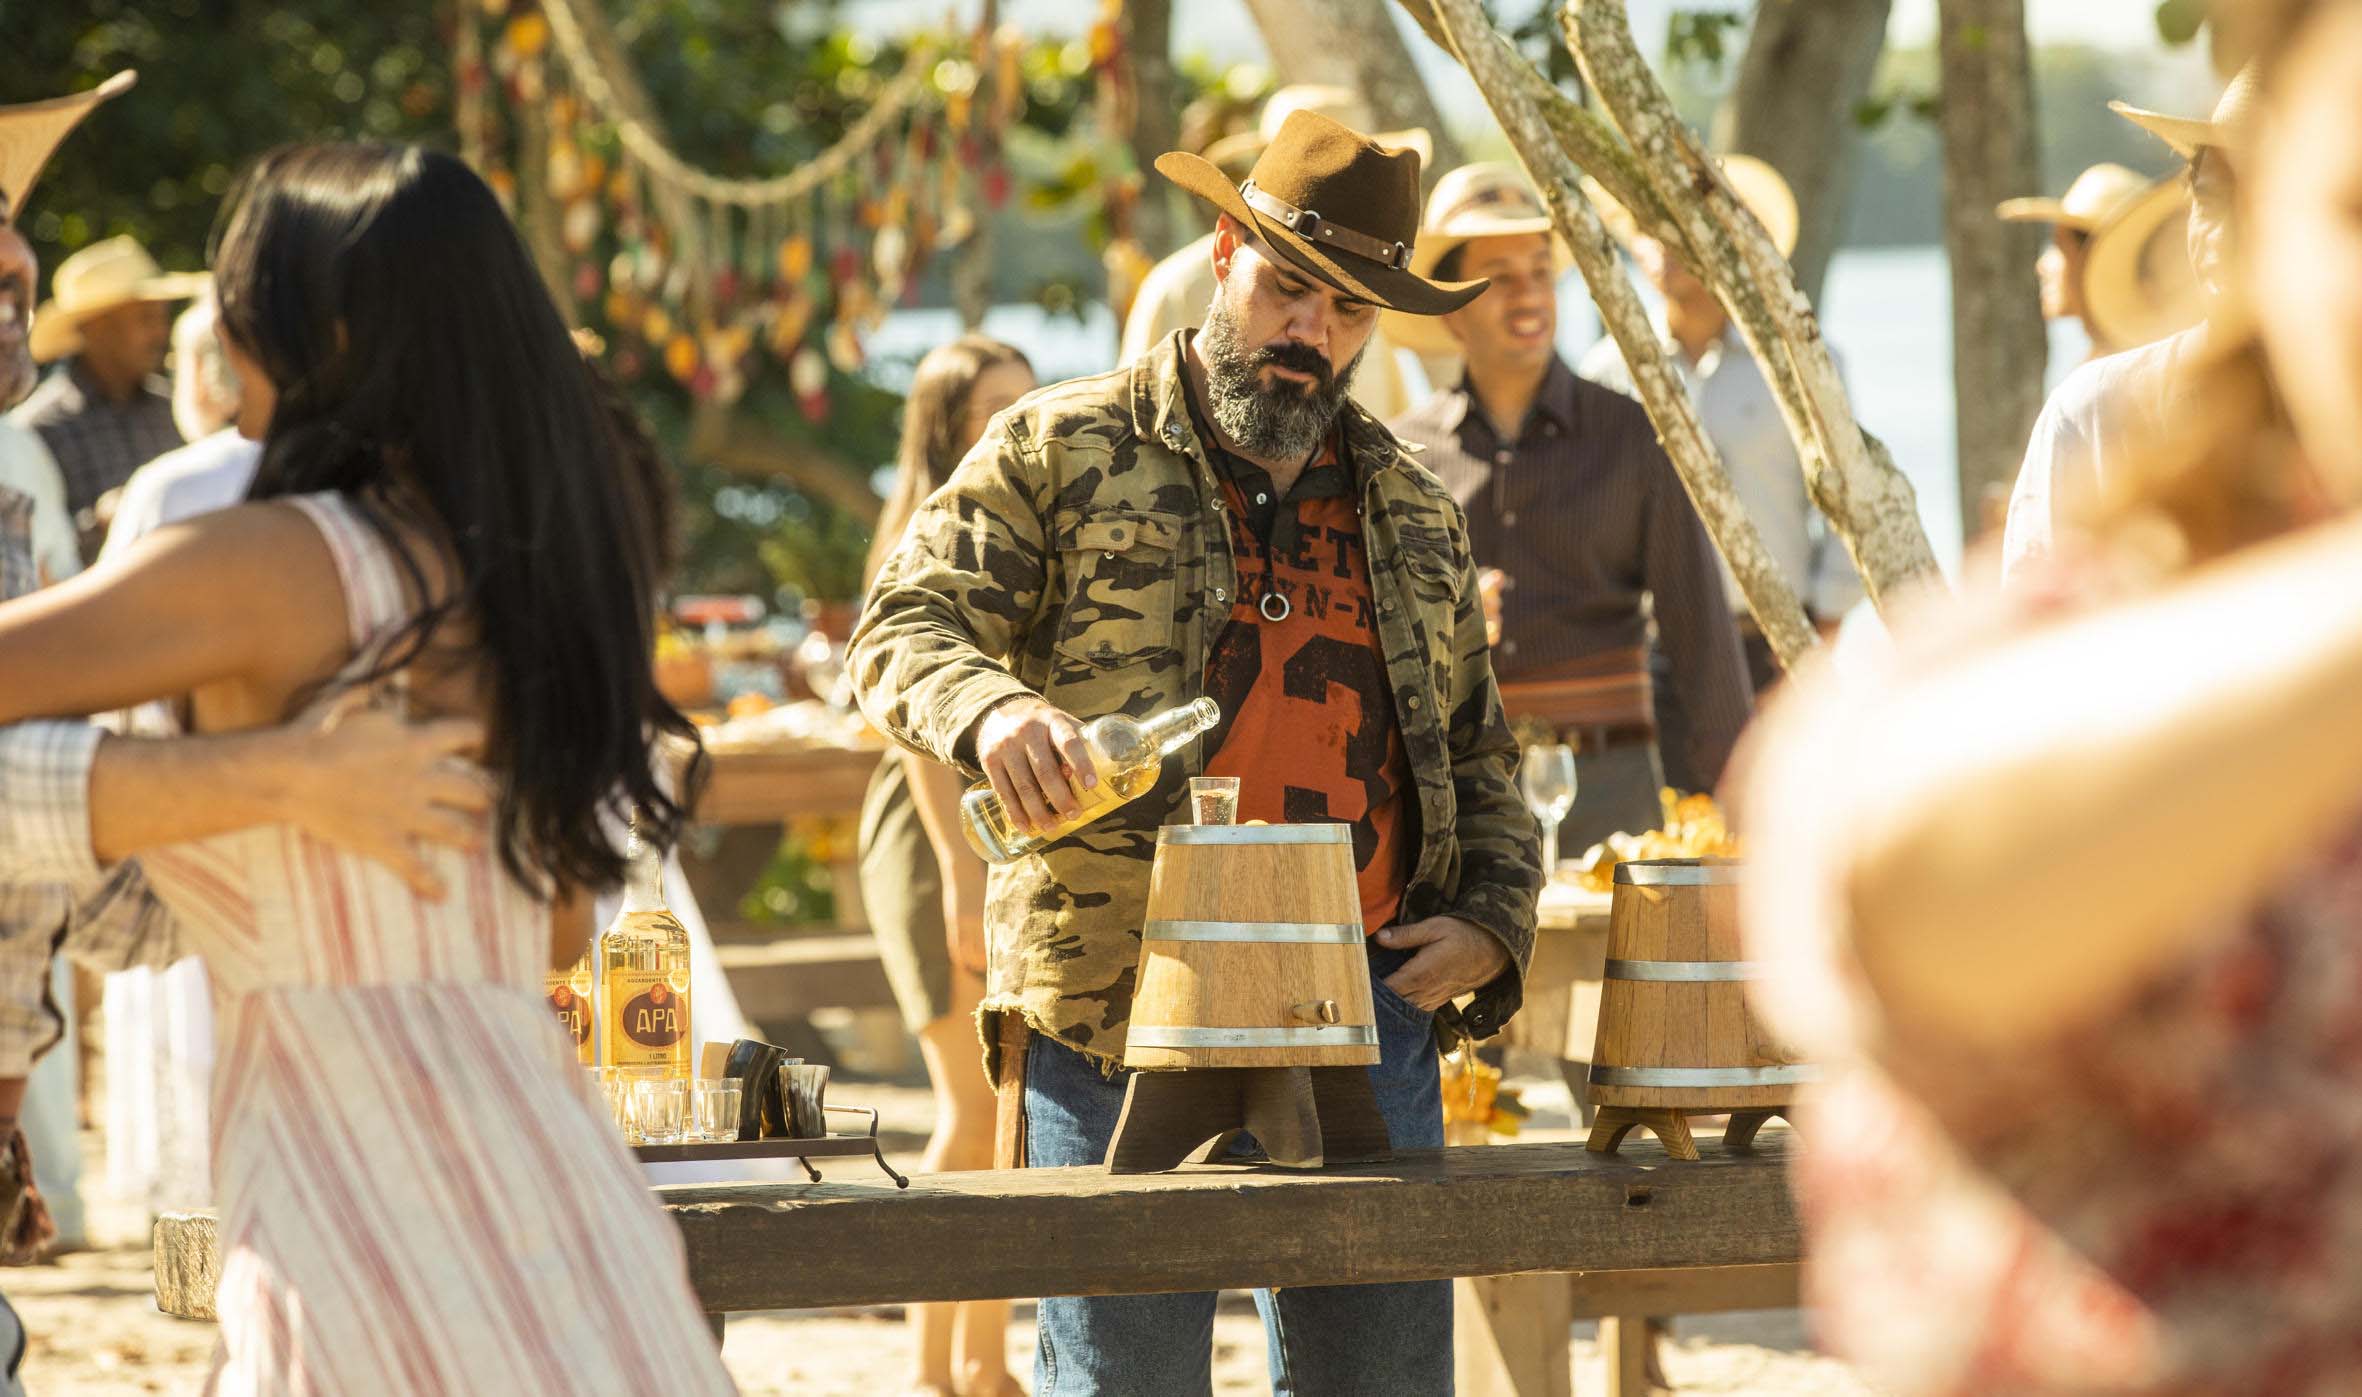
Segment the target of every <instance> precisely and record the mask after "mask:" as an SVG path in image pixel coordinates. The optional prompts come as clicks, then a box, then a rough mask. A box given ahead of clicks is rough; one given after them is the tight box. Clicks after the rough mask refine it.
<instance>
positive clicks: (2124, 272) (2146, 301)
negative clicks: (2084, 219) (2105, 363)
mask: <svg viewBox="0 0 2362 1397" xmlns="http://www.w3.org/2000/svg"><path fill="white" fill-rule="evenodd" d="M2189 213H2190V185H2189V181H2187V180H2185V179H2182V178H2180V177H2178V176H2176V177H2172V178H2167V179H2161V180H2158V181H2157V182H2156V183H2154V184H2151V185H2150V186H2148V187H2147V188H2146V189H2144V190H2142V191H2141V192H2140V193H2138V194H2136V195H2134V196H2133V198H2132V199H2131V201H2130V202H2128V203H2127V204H2125V205H2124V207H2122V208H2120V209H2118V210H2117V211H2116V212H2115V214H2114V215H2113V216H2111V217H2110V218H2109V219H2108V220H2107V221H2106V222H2104V223H2102V224H2101V225H2100V226H2099V227H2098V228H2096V229H2094V230H2093V232H2092V235H2091V246H2090V247H2089V249H2088V250H2086V252H2085V253H2084V258H2083V313H2084V316H2085V317H2086V318H2087V319H2088V320H2089V321H2090V323H2091V327H2092V330H2093V332H2094V333H2095V334H2096V335H2097V336H2098V337H2099V338H2100V339H2101V340H2103V341H2105V342H2106V344H2107V345H2108V347H2110V348H2112V349H2116V350H2124V349H2133V348H2137V347H2138V346H2140V345H2144V344H2149V343H2152V342H2154V341H2157V340H2161V339H2164V338H2165V337H2166V336H2167V335H2173V334H2179V333H2180V332H2182V331H2183V330H2187V329H2188V328H2190V327H2191V326H2192V325H2195V324H2197V323H2198V322H2199V321H2200V320H2201V319H2203V318H2204V316H2205V313H2206V308H2205V303H2204V301H2203V300H2201V299H2200V297H2199V294H2198V279H2197V276H2196V275H2195V274H2194V273H2193V272H2192V271H2191V270H2190V253H2189V247H2188V243H2187V237H2186V233H2185V224H2186V222H2187V220H2188V218H2189Z"/></svg>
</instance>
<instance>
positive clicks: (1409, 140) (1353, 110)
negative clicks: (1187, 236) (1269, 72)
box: [1206, 82, 1435, 180]
mask: <svg viewBox="0 0 2362 1397" xmlns="http://www.w3.org/2000/svg"><path fill="white" fill-rule="evenodd" d="M1297 112H1316V113H1318V114H1320V115H1321V116H1325V117H1327V118H1328V119H1329V120H1331V121H1334V122H1336V123H1337V124H1338V125H1340V126H1350V127H1352V128H1353V129H1354V130H1356V131H1367V130H1369V129H1370V127H1372V126H1374V125H1376V124H1377V117H1376V115H1375V114H1373V113H1372V112H1371V111H1370V104H1369V103H1367V102H1365V101H1363V100H1362V98H1361V94H1360V93H1358V92H1355V91H1354V90H1353V89H1352V88H1349V87H1331V86H1328V85H1326V84H1324V83H1311V82H1300V83H1292V84H1290V85H1288V86H1286V87H1283V88H1281V89H1279V90H1278V91H1277V92H1274V93H1272V94H1271V95H1270V96H1269V97H1267V98H1265V99H1264V100H1263V114H1262V116H1261V118H1260V119H1259V120H1258V121H1257V122H1256V129H1255V130H1253V131H1241V132H1239V133H1238V134H1237V135H1235V136H1224V137H1223V138H1222V139H1221V140H1218V141H1216V142H1214V143H1213V144H1212V145H1210V146H1207V147H1206V159H1208V160H1210V161H1212V162H1214V164H1216V165H1218V166H1220V167H1221V169H1222V172H1223V173H1224V174H1226V175H1229V176H1230V177H1231V178H1232V179H1234V180H1239V179H1245V178H1246V174H1247V170H1248V168H1249V167H1251V166H1252V165H1253V164H1254V163H1255V157H1257V156H1259V155H1261V154H1262V153H1263V150H1264V147H1266V146H1268V145H1270V144H1271V143H1272V141H1273V140H1274V139H1276V138H1277V137H1278V135H1279V128H1281V127H1282V126H1285V125H1287V122H1288V118H1289V117H1290V116H1293V115H1294V114H1296V113H1297ZM1370 139H1371V140H1373V141H1376V142H1377V143H1378V144H1379V145H1382V146H1394V147H1396V148H1398V149H1402V150H1413V151H1417V152H1418V153H1419V168H1421V169H1425V168H1427V166H1429V165H1430V164H1432V163H1434V161H1435V140H1434V138H1433V137H1431V136H1429V135H1428V134H1427V130H1426V128H1425V127H1421V126H1413V127H1410V128H1408V129H1406V130H1401V131H1380V132H1378V133H1377V134H1375V135H1373V136H1371V137H1370Z"/></svg>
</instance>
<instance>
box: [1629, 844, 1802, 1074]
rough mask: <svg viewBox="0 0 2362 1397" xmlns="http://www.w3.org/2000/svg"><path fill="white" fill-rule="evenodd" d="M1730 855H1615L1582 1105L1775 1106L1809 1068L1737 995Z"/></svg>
mask: <svg viewBox="0 0 2362 1397" xmlns="http://www.w3.org/2000/svg"><path fill="white" fill-rule="evenodd" d="M1741 869H1742V865H1741V864H1740V862H1739V861H1738V860H1735V859H1647V860H1639V861H1634V862H1628V863H1622V864H1618V865H1617V866H1616V881H1615V900H1614V902H1613V904H1612V905H1611V906H1610V909H1609V913H1608V945H1607V968H1606V974H1605V975H1604V976H1603V977H1602V979H1601V983H1600V997H1599V1039H1598V1046H1597V1047H1596V1048H1595V1049H1594V1050H1593V1052H1592V1054H1591V1063H1592V1066H1591V1101H1592V1104H1593V1105H1594V1106H1602V1107H1605V1106H1624V1107H1632V1108H1638V1109H1648V1108H1657V1109H1665V1108H1671V1109H1677V1110H1682V1111H1688V1112H1701V1111H1702V1112H1709V1113H1711V1112H1721V1111H1746V1110H1765V1109H1777V1108H1780V1107H1784V1106H1786V1105H1788V1104H1789V1103H1790V1102H1792V1101H1794V1100H1795V1099H1796V1090H1797V1088H1798V1086H1800V1085H1801V1084H1803V1083H1805V1082H1807V1081H1810V1080H1811V1079H1812V1069H1811V1068H1810V1067H1808V1066H1805V1065H1803V1064H1800V1063H1798V1062H1797V1061H1796V1059H1795V1055H1794V1054H1792V1053H1791V1052H1789V1051H1788V1050H1787V1049H1786V1048H1785V1047H1783V1046H1782V1045H1781V1044H1780V1043H1779V1042H1778V1041H1777V1040H1775V1039H1773V1038H1772V1037H1771V1035H1770V1034H1769V1033H1767V1032H1766V1031H1765V1030H1764V1028H1763V1026H1762V1025H1761V1024H1760V1023H1758V1022H1757V1021H1756V1018H1755V1015H1754V1014H1753V1013H1752V1012H1751V1011H1750V1010H1749V1009H1748V1007H1747V981H1748V980H1749V979H1751V978H1753V967H1751V966H1750V965H1749V964H1748V963H1747V962H1746V961H1744V960H1742V959H1740V948H1739V919H1738V893H1739V877H1740V872H1741Z"/></svg>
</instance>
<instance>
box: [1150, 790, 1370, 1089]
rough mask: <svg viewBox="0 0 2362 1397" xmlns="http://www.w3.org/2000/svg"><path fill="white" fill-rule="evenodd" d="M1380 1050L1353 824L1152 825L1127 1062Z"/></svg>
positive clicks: (1342, 1056) (1320, 1057)
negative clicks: (1153, 845)
mask: <svg viewBox="0 0 2362 1397" xmlns="http://www.w3.org/2000/svg"><path fill="white" fill-rule="evenodd" d="M1377 1060H1378V1021H1377V1014H1376V1005H1374V1004H1373V1003H1372V1002H1371V999H1370V961H1369V951H1368V949H1367V948H1366V947H1365V946H1364V945H1363V944H1362V927H1361V891H1360V888H1359V886H1358V885H1357V884H1356V882H1355V880H1354V869H1353V831H1352V829H1351V828H1350V827H1349V826H1346V825H1334V824H1323V825H1167V826H1165V827H1164V828H1163V829H1161V830H1159V831H1157V836H1156V864H1155V867H1154V868H1153V869H1152V870H1151V872H1150V873H1149V877H1148V921H1147V925H1146V926H1144V927H1142V928H1141V932H1140V971H1139V974H1138V975H1137V976H1136V977H1135V980H1134V989H1133V993H1132V1022H1131V1027H1130V1029H1129V1030H1128V1032H1127V1035H1126V1038H1125V1046H1124V1065H1125V1066H1126V1067H1348V1066H1366V1065H1368V1064H1370V1063H1374V1062H1376V1061H1377Z"/></svg>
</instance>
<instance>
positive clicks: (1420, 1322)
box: [1025, 944, 1452, 1397]
mask: <svg viewBox="0 0 2362 1397" xmlns="http://www.w3.org/2000/svg"><path fill="white" fill-rule="evenodd" d="M1408 958H1409V956H1408V954H1407V953H1406V952H1402V951H1389V950H1385V949H1383V948H1381V947H1379V946H1377V945H1375V944H1373V945H1372V946H1371V947H1370V976H1371V979H1372V981H1373V982H1374V983H1373V988H1374V991H1375V994H1376V997H1377V1005H1378V1014H1377V1018H1378V1055H1379V1063H1378V1065H1377V1066H1376V1067H1373V1068H1371V1069H1370V1084H1371V1086H1372V1087H1374V1088H1375V1089H1376V1092H1377V1097H1378V1110H1379V1112H1380V1113H1381V1114H1383V1115H1384V1116H1385V1118H1386V1134H1387V1136H1388V1138H1389V1139H1390V1140H1391V1141H1392V1143H1393V1145H1394V1147H1395V1148H1396V1149H1434V1148H1438V1147H1440V1146H1441V1145H1442V1144H1443V1092H1442V1086H1441V1083H1440V1082H1439V1081H1438V1079H1437V1075H1436V1070H1437V1064H1436V1053H1435V1024H1434V1019H1433V1017H1432V1016H1431V1015H1428V1014H1425V1013H1422V1012H1420V1011H1419V1010H1417V1009H1414V1008H1412V1007H1411V1006H1410V1005H1409V1004H1408V1003H1406V1002H1404V1000H1403V998H1402V997H1401V996H1400V995H1398V994H1396V993H1395V992H1394V991H1392V990H1390V989H1388V988H1386V986H1385V984H1384V983H1383V977H1385V976H1387V975H1391V974H1393V973H1394V971H1395V969H1396V968H1398V967H1399V966H1400V965H1401V964H1402V962H1403V961H1404V960H1406V959H1408ZM1127 1076H1128V1074H1126V1073H1123V1072H1118V1073H1117V1074H1116V1075H1115V1076H1114V1077H1113V1078H1108V1077H1103V1076H1101V1075H1100V1072H1099V1067H1098V1065H1097V1064H1096V1063H1094V1062H1093V1061H1092V1060H1091V1059H1089V1058H1087V1057H1085V1056H1083V1055H1082V1054H1081V1053H1078V1052H1076V1051H1074V1050H1073V1049H1072V1048H1069V1047H1067V1046H1065V1045H1064V1044H1062V1043H1059V1042H1058V1041H1056V1040H1055V1039H1052V1038H1048V1037H1044V1036H1042V1035H1040V1034H1035V1035H1034V1036H1033V1038H1032V1040H1031V1044H1030V1046H1029V1047H1028V1048H1027V1050H1026V1059H1025V1162H1026V1164H1027V1165H1029V1166H1032V1167H1036V1168H1042V1167H1051V1166H1057V1165H1074V1164H1092V1165H1095V1164H1099V1163H1102V1162H1104V1161H1105V1159H1106V1158H1107V1142H1108V1140H1109V1139H1110V1138H1111V1137H1113V1136H1114V1134H1115V1122H1116V1117H1117V1115H1118V1114H1120V1113H1121V1112H1122V1110H1123V1105H1124V1084H1125V1081H1126V1079H1127ZM1255 1308H1256V1309H1258V1310H1260V1311H1262V1314H1263V1332H1264V1339H1265V1345H1266V1353H1267V1355H1268V1361H1269V1362H1270V1365H1271V1388H1272V1392H1273V1394H1274V1397H1326V1395H1327V1394H1337V1397H1435V1395H1436V1394H1448V1393H1449V1392H1450V1391H1451V1390H1452V1283H1451V1282H1450V1281H1412V1282H1407V1283H1403V1284H1399V1285H1326V1286H1290V1287H1287V1288H1285V1289H1283V1290H1280V1291H1277V1292H1273V1291H1268V1290H1258V1291H1256V1292H1255ZM1038 1331H1039V1346H1038V1348H1037V1350H1036V1353H1035V1358H1034V1385H1033V1390H1034V1394H1035V1397H1086V1394H1088V1395H1090V1397H1198V1395H1199V1394H1203V1393H1206V1392H1209V1391H1211V1390H1212V1388H1213V1362H1214V1295H1213V1293H1212V1292H1210V1291H1208V1292H1205V1293H1202V1294H1196V1295H1094V1296H1052V1297H1049V1298H1046V1299H1044V1300H1043V1301H1042V1302H1041V1311H1040V1320H1039V1325H1038Z"/></svg>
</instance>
